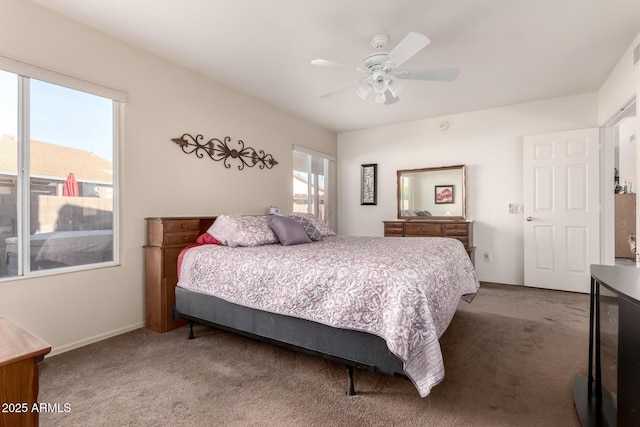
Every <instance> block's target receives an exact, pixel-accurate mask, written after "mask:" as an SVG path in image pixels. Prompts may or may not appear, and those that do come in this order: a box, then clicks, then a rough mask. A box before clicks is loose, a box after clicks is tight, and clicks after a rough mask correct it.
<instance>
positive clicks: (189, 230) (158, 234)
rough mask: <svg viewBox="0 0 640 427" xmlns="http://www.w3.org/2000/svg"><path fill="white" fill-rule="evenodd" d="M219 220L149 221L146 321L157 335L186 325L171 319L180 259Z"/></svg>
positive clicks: (166, 219)
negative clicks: (181, 253)
mask: <svg viewBox="0 0 640 427" xmlns="http://www.w3.org/2000/svg"><path fill="white" fill-rule="evenodd" d="M214 220H215V217H207V218H201V217H198V218H192V217H157V218H146V219H145V221H146V223H147V244H146V245H145V246H144V262H145V321H146V327H147V328H148V329H151V330H152V331H156V332H167V331H170V330H172V329H175V328H177V327H179V326H182V325H184V324H185V321H184V320H180V321H178V322H174V321H173V319H172V316H171V312H172V309H173V307H174V306H175V304H176V294H175V289H176V284H177V283H178V256H179V255H180V252H182V250H183V249H184V248H186V247H187V246H189V245H191V244H193V243H195V242H196V239H197V238H198V236H199V235H200V234H202V233H204V232H206V231H207V229H208V228H209V227H210V226H211V224H213V221H214Z"/></svg>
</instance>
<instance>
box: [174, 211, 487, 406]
mask: <svg viewBox="0 0 640 427" xmlns="http://www.w3.org/2000/svg"><path fill="white" fill-rule="evenodd" d="M282 218H284V219H282ZM292 219H293V220H294V221H296V222H297V223H298V225H300V228H302V230H303V231H304V232H305V233H306V234H307V239H306V240H305V239H304V238H303V237H302V236H301V235H300V231H299V229H297V228H296V229H295V233H294V232H292V231H291V230H292V229H294V228H295V227H294V224H293V222H292V221H291V220H292ZM282 223H286V224H287V225H286V227H283V226H281V225H280V224H282ZM283 230H284V231H283ZM294 235H295V236H298V237H299V238H300V239H301V240H302V241H301V242H297V241H296V239H295V238H293V237H292V236H294ZM206 236H208V237H209V238H211V237H213V239H210V240H211V242H202V241H201V239H199V243H213V244H198V245H194V246H192V247H189V248H187V249H186V250H185V251H184V252H183V254H182V255H181V258H180V267H179V271H180V277H179V280H178V285H177V287H176V307H175V314H176V317H178V316H179V317H183V318H185V319H187V320H189V321H190V323H191V325H193V322H196V323H203V324H207V325H213V326H216V327H219V328H222V329H226V330H230V331H233V332H236V333H239V334H242V335H246V336H249V337H253V338H259V339H263V340H265V341H268V342H271V343H274V344H278V345H282V346H285V347H288V348H293V349H295V350H297V351H302V352H304V353H308V354H313V355H317V356H321V357H324V358H327V359H329V360H334V361H337V362H340V363H344V364H345V366H346V367H347V372H348V374H349V376H348V389H347V393H348V394H354V392H355V391H354V385H353V375H352V373H353V368H354V367H355V368H360V369H364V370H367V371H371V372H380V373H384V374H388V375H398V376H405V377H407V378H408V379H410V380H411V381H412V382H413V384H414V385H415V387H416V389H417V391H418V392H419V394H420V395H421V396H422V397H425V396H427V395H428V394H429V392H430V390H431V389H432V387H434V386H435V385H437V384H438V383H439V382H441V381H442V380H443V378H444V362H443V360H442V353H441V350H440V345H439V342H438V339H439V338H440V337H441V336H442V334H443V333H444V332H445V330H446V329H447V327H448V325H449V323H450V322H451V320H452V318H453V315H454V313H455V311H456V307H457V305H458V302H459V301H460V299H463V300H465V301H467V302H471V300H472V299H473V297H474V296H475V293H476V292H477V290H478V287H479V282H478V280H477V277H476V273H475V270H474V268H473V265H472V264H471V261H470V259H469V257H468V255H467V253H466V251H465V249H464V246H463V245H462V243H461V242H459V241H458V240H456V239H451V238H439V237H412V238H403V237H366V236H340V235H335V233H333V232H332V231H331V230H329V229H328V228H327V227H326V226H325V225H323V224H322V223H319V222H318V221H317V219H315V218H314V217H312V216H309V215H304V216H299V214H291V215H289V216H286V215H277V216H273V215H271V216H246V217H244V216H243V217H241V216H227V215H221V216H219V217H217V219H216V221H215V222H214V223H213V225H212V226H211V228H210V229H209V231H208V233H206ZM190 334H191V337H192V336H193V335H192V334H193V328H192V327H191V332H190Z"/></svg>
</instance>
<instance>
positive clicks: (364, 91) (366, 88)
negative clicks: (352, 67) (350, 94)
mask: <svg viewBox="0 0 640 427" xmlns="http://www.w3.org/2000/svg"><path fill="white" fill-rule="evenodd" d="M371 89H372V88H371V84H370V83H369V82H363V83H362V84H360V85H358V88H357V89H356V93H357V94H358V96H359V97H360V98H362V100H363V101H366V100H367V97H368V96H369V94H370V93H371Z"/></svg>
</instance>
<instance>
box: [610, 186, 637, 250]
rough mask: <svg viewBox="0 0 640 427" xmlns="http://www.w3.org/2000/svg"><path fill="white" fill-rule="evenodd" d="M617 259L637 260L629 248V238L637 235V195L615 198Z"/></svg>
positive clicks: (623, 195) (622, 195)
mask: <svg viewBox="0 0 640 427" xmlns="http://www.w3.org/2000/svg"><path fill="white" fill-rule="evenodd" d="M614 197H615V209H616V214H615V215H616V220H615V224H616V225H615V230H616V231H615V235H616V258H629V259H635V254H634V253H633V252H632V251H631V247H630V246H629V236H630V235H634V236H635V235H636V195H635V194H616V195H615V196H614Z"/></svg>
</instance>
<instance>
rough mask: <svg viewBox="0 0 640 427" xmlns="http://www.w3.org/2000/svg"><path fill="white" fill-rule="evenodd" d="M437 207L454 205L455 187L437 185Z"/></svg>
mask: <svg viewBox="0 0 640 427" xmlns="http://www.w3.org/2000/svg"><path fill="white" fill-rule="evenodd" d="M435 187H436V191H435V193H436V205H439V204H445V203H453V200H454V199H453V187H455V186H454V185H436V186H435Z"/></svg>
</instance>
